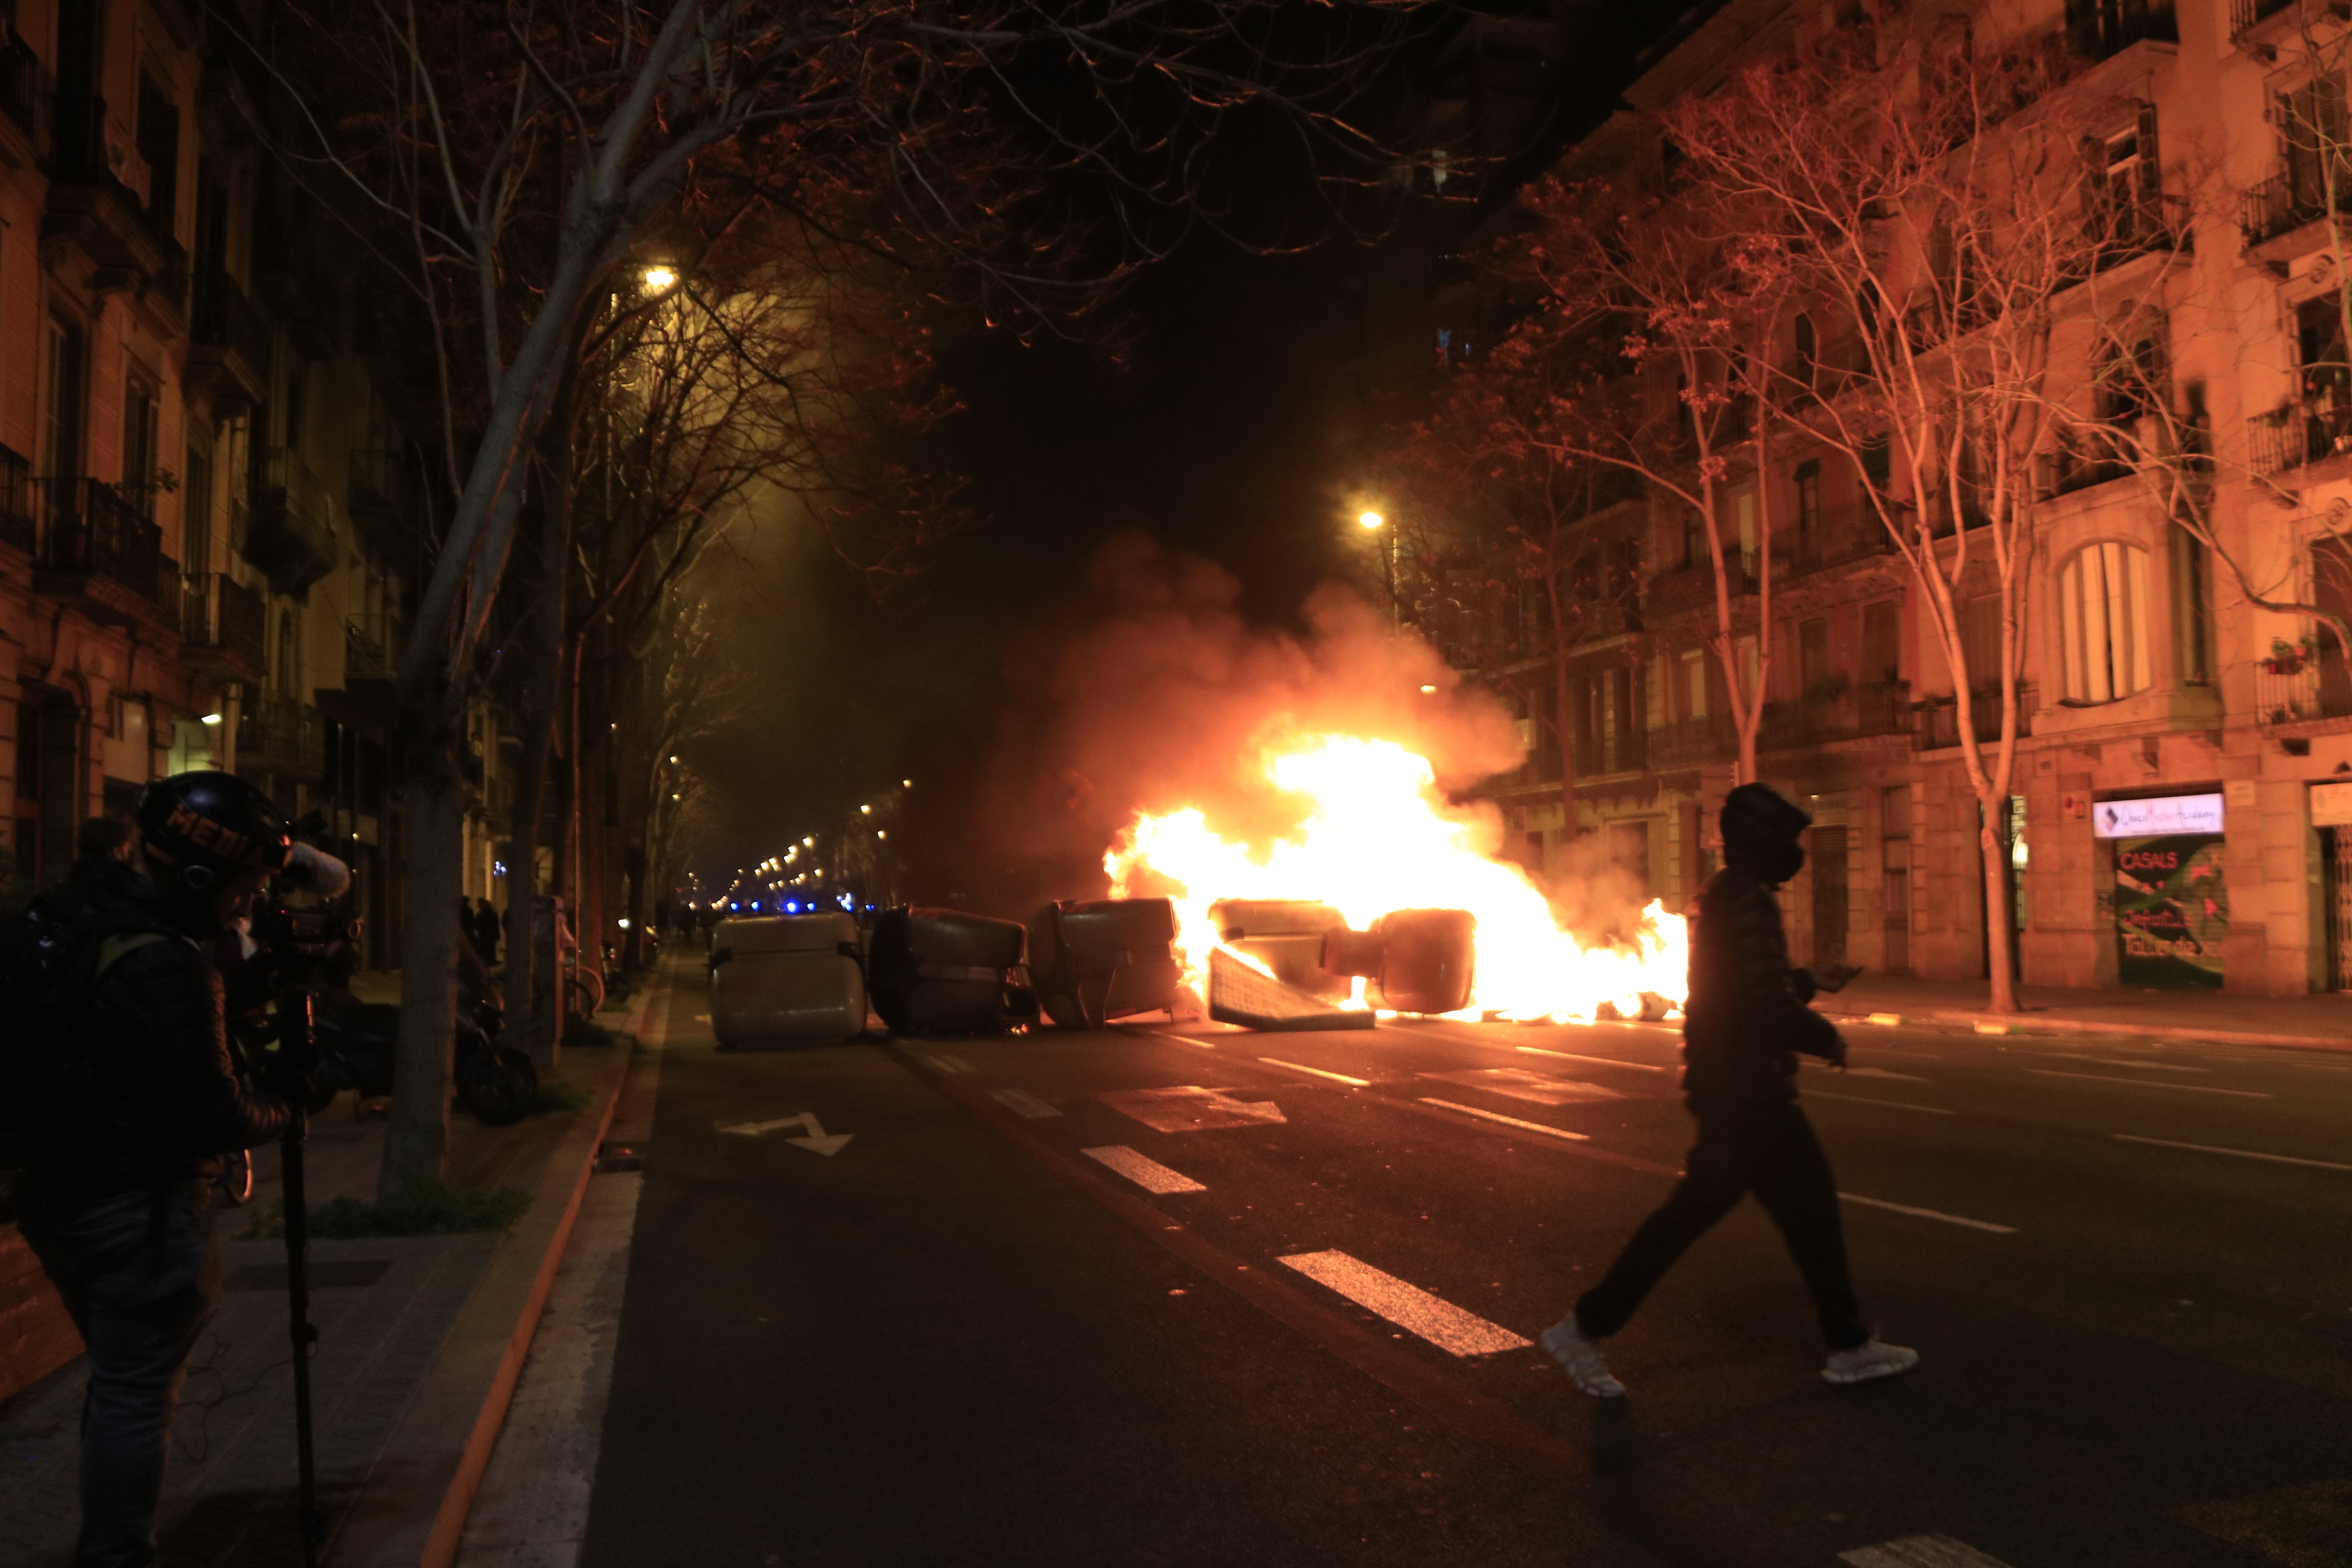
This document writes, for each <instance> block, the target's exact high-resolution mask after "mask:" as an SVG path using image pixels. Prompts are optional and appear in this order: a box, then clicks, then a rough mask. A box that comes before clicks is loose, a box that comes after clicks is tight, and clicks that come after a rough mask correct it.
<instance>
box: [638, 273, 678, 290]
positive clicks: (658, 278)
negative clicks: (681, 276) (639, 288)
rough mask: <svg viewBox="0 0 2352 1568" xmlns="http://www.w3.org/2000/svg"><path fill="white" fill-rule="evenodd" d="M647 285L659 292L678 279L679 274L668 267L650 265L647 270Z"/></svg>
mask: <svg viewBox="0 0 2352 1568" xmlns="http://www.w3.org/2000/svg"><path fill="white" fill-rule="evenodd" d="M645 279H646V288H648V289H652V290H653V291H654V292H655V293H656V294H658V293H660V292H661V291H662V290H663V289H667V288H669V287H670V286H671V285H672V284H674V283H676V282H677V273H675V272H673V271H671V270H670V269H669V268H667V267H648V268H646V270H645Z"/></svg>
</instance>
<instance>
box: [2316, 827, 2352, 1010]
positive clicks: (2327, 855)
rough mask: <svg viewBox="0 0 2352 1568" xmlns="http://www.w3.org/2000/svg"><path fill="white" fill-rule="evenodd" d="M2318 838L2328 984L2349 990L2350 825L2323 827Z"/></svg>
mask: <svg viewBox="0 0 2352 1568" xmlns="http://www.w3.org/2000/svg"><path fill="white" fill-rule="evenodd" d="M2319 838H2320V844H2319V865H2320V872H2321V877H2322V880H2323V881H2324V882H2325V884H2326V886H2325V889H2324V897H2325V898H2326V918H2327V988H2328V989H2329V990H2330V991H2352V826H2341V827H2323V828H2321V829H2320V830H2319Z"/></svg>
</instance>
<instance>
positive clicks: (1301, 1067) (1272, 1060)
mask: <svg viewBox="0 0 2352 1568" xmlns="http://www.w3.org/2000/svg"><path fill="white" fill-rule="evenodd" d="M1257 1059H1258V1060H1260V1061H1262V1062H1264V1063H1265V1065H1266V1066H1268V1067H1270V1068H1289V1069H1290V1070H1291V1071H1292V1072H1311V1073H1313V1074H1314V1075H1315V1076H1316V1077H1317V1078H1328V1079H1330V1080H1331V1081H1332V1082H1334V1083H1349V1084H1353V1085H1355V1086H1356V1087H1357V1088H1358V1089H1370V1088H1371V1087H1372V1080H1371V1079H1368V1078H1349V1076H1348V1075H1347V1074H1346V1073H1343V1072H1326V1071H1324V1070H1323V1069H1322V1068H1311V1067H1308V1066H1307V1064H1306V1063H1304V1062H1286V1061H1283V1060H1281V1059H1280V1058H1276V1057H1260V1058H1257Z"/></svg>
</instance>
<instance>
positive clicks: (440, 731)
mask: <svg viewBox="0 0 2352 1568" xmlns="http://www.w3.org/2000/svg"><path fill="white" fill-rule="evenodd" d="M456 739H457V737H456V735H455V734H454V733H453V732H452V731H450V730H449V729H448V728H446V726H438V725H436V730H435V732H433V733H429V734H412V735H411V738H410V740H409V743H408V745H407V747H406V748H405V750H406V752H407V762H408V769H409V773H408V783H407V785H406V787H405V788H404V790H403V791H402V796H403V801H404V805H405V807H406V810H405V812H404V816H405V818H406V825H407V833H406V837H407V856H406V871H407V889H406V900H405V901H406V903H407V906H408V909H407V915H408V918H407V921H406V923H405V925H404V928H403V931H402V936H403V942H402V949H403V951H402V953H401V969H400V1043H399V1046H398V1055H397V1057H396V1058H395V1060H394V1070H393V1089H392V1118H391V1121H390V1123H389V1124H388V1125H387V1126H386V1127H385V1129H384V1138H383V1173H382V1176H381V1179H380V1186H379V1190H380V1191H383V1190H389V1189H390V1188H392V1187H394V1186H396V1185H397V1184H400V1183H401V1182H403V1181H405V1180H407V1179H408V1178H410V1177H413V1176H438V1175H440V1174H442V1173H443V1171H444V1168H445V1166H446V1161H447V1158H448V1152H449V1057H450V1047H451V1042H452V1041H453V1040H454V1038H455V1037H456V1033H457V897H458V892H459V889H461V888H462V887H463V885H464V879H465V868H464V864H463V862H464V858H465V832H466V789H465V784H464V782H463V780H461V779H460V778H459V776H458V772H457V757H456V756H455V754H454V752H453V751H452V749H451V748H452V745H453V743H454V742H455V741H456Z"/></svg>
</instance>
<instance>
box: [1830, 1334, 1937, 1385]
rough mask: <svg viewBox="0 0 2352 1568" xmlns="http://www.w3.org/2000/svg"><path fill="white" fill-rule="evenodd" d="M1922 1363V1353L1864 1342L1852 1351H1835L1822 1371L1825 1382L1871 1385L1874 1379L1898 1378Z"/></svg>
mask: <svg viewBox="0 0 2352 1568" xmlns="http://www.w3.org/2000/svg"><path fill="white" fill-rule="evenodd" d="M1918 1364H1919V1352H1917V1351H1915V1350H1911V1349H1909V1348H1907V1347H1906V1346H1903V1345H1890V1344H1886V1343H1885V1342H1882V1341H1879V1340H1869V1341H1865V1342H1864V1343H1862V1344H1858V1345H1856V1346H1854V1347H1853V1349H1852V1350H1850V1351H1832V1352H1830V1363H1829V1364H1828V1365H1827V1366H1825V1367H1823V1368H1822V1382H1824V1383H1868V1382H1869V1381H1870V1380H1871V1379H1873V1378H1874V1377H1899V1376H1900V1375H1902V1374H1903V1373H1906V1372H1909V1371H1910V1370H1911V1369H1912V1368H1913V1367H1915V1366H1917V1365H1918Z"/></svg>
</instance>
